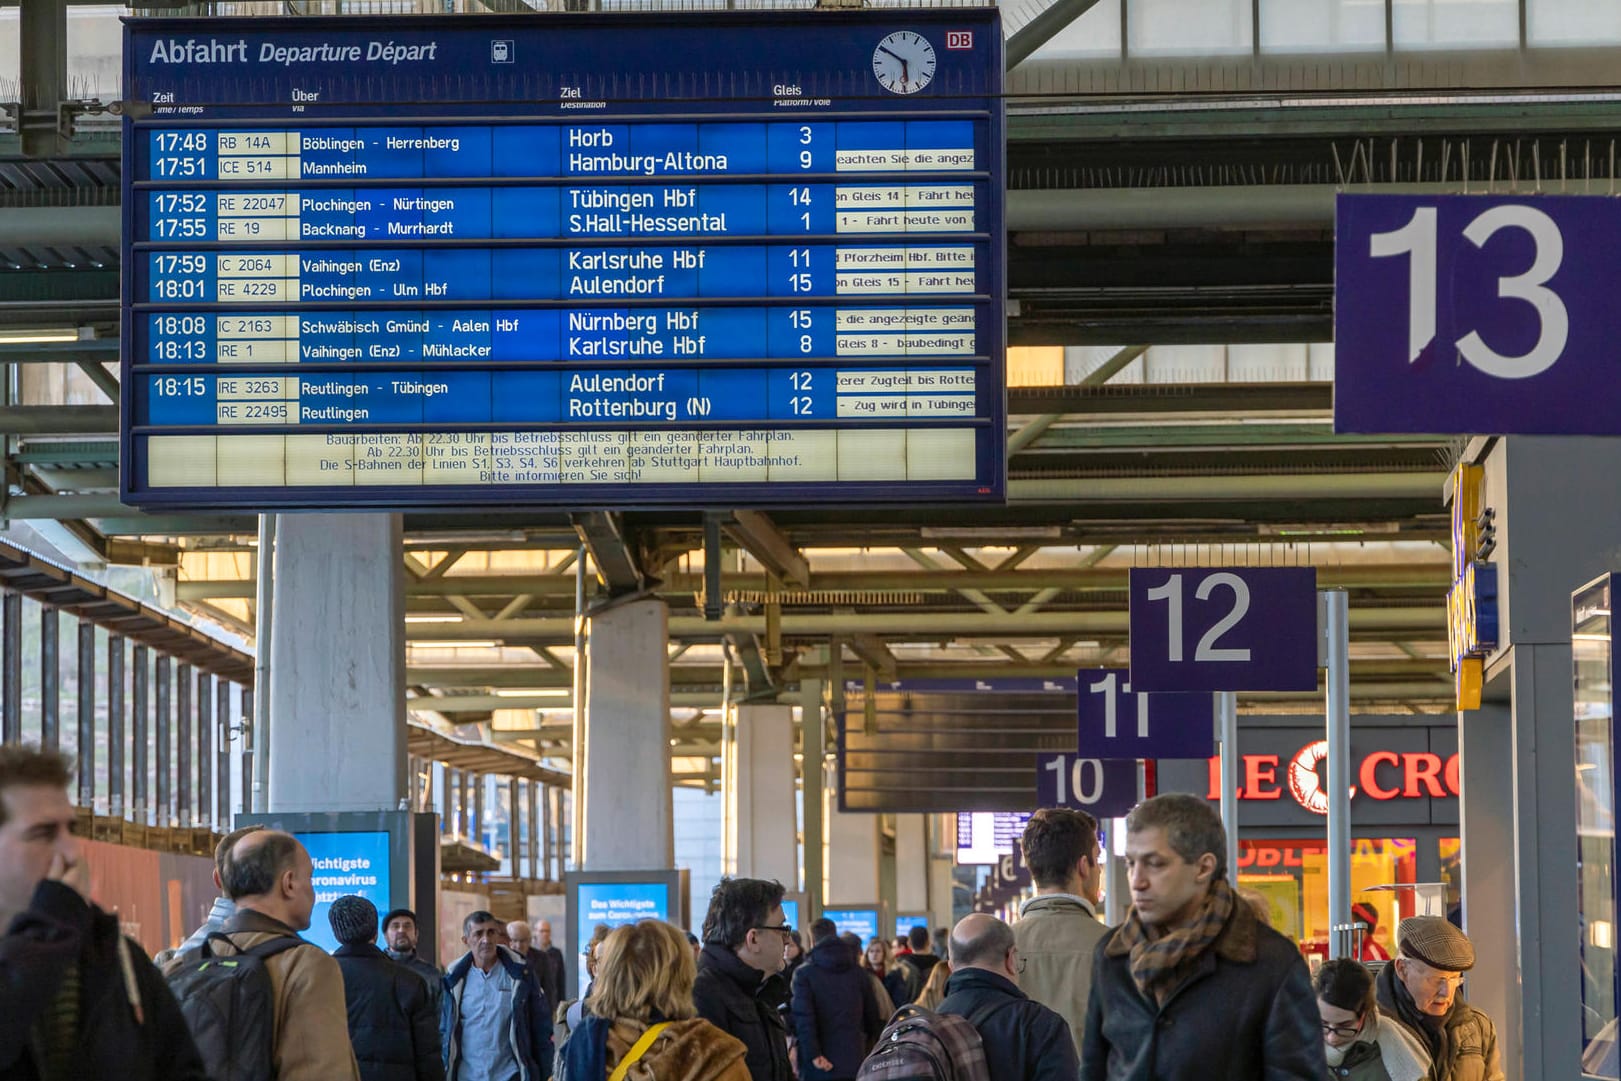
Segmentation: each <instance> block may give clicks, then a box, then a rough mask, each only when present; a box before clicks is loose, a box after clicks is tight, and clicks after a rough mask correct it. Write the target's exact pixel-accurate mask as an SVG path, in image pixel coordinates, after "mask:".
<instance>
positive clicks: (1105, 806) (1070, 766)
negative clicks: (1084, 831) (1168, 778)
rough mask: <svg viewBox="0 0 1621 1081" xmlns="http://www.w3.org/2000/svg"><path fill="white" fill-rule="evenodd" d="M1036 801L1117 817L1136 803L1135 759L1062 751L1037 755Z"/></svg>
mask: <svg viewBox="0 0 1621 1081" xmlns="http://www.w3.org/2000/svg"><path fill="white" fill-rule="evenodd" d="M1036 802H1037V803H1038V804H1039V805H1040V806H1042V807H1073V808H1075V809H1077V810H1081V811H1086V812H1087V813H1088V814H1090V815H1092V816H1093V817H1095V818H1119V817H1120V816H1121V815H1123V814H1125V813H1126V812H1127V811H1129V810H1131V808H1132V807H1133V806H1134V805H1135V804H1136V803H1137V763H1136V762H1135V761H1134V760H1132V759H1129V758H1082V757H1081V756H1080V755H1075V754H1065V753H1063V752H1059V753H1057V754H1043V755H1039V756H1037V758H1036Z"/></svg>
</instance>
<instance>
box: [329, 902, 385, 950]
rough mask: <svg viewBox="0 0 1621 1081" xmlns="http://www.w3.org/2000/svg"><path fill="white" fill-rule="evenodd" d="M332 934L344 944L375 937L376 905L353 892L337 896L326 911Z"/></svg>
mask: <svg viewBox="0 0 1621 1081" xmlns="http://www.w3.org/2000/svg"><path fill="white" fill-rule="evenodd" d="M327 919H329V920H331V921H332V934H333V935H334V936H336V938H337V940H338V941H339V942H342V943H343V944H344V945H346V946H351V945H354V944H355V943H357V942H372V941H374V940H375V939H376V938H377V906H376V905H374V904H372V903H371V902H370V901H368V900H366V899H365V898H364V897H359V896H356V895H354V894H349V895H348V896H346V897H339V898H338V899H337V900H336V901H333V902H332V908H331V909H330V910H329V911H328V912H327Z"/></svg>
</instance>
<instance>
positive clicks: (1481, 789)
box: [1458, 702, 1520, 1072]
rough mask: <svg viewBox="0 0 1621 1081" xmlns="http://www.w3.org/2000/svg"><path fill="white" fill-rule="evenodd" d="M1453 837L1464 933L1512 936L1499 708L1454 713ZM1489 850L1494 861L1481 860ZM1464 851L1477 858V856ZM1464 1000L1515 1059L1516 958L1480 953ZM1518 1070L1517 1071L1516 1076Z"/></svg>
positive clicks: (1507, 1058)
mask: <svg viewBox="0 0 1621 1081" xmlns="http://www.w3.org/2000/svg"><path fill="white" fill-rule="evenodd" d="M1458 719H1459V722H1460V723H1459V725H1458V774H1459V780H1460V782H1461V783H1460V785H1459V787H1460V788H1462V789H1463V794H1462V795H1461V796H1460V797H1459V801H1458V809H1459V819H1460V827H1459V837H1460V838H1461V840H1462V843H1463V852H1464V859H1463V860H1462V861H1461V863H1462V867H1461V870H1462V874H1463V901H1464V905H1463V916H1464V931H1465V932H1466V933H1467V934H1468V935H1469V937H1470V938H1471V939H1472V940H1473V941H1475V942H1477V943H1480V944H1481V946H1482V947H1484V946H1485V944H1487V943H1511V942H1515V941H1516V940H1517V939H1518V929H1517V928H1516V926H1515V912H1516V905H1517V902H1518V895H1519V885H1518V883H1517V881H1516V878H1517V876H1516V875H1515V871H1514V861H1513V860H1511V859H1504V858H1502V856H1503V855H1504V854H1505V853H1506V852H1507V850H1508V849H1509V847H1510V838H1512V837H1513V836H1514V835H1515V832H1516V831H1515V825H1514V820H1515V818H1516V814H1515V810H1514V804H1513V801H1511V800H1509V799H1508V798H1507V794H1508V793H1510V792H1512V791H1513V790H1514V730H1513V724H1514V722H1513V711H1512V710H1511V709H1510V707H1509V706H1508V704H1507V703H1495V702H1487V703H1486V704H1485V706H1484V708H1482V709H1479V710H1476V711H1474V712H1471V713H1463V714H1459V718H1458ZM1492 852H1496V853H1497V854H1498V858H1496V859H1491V858H1484V854H1487V853H1492ZM1471 853H1480V854H1482V857H1481V858H1477V857H1474V856H1472V855H1471ZM1467 993H1468V997H1469V1001H1470V1002H1471V1003H1472V1004H1473V1005H1474V1007H1475V1008H1476V1009H1478V1010H1483V1011H1484V1012H1485V1013H1486V1014H1487V1015H1488V1016H1490V1017H1491V1018H1492V1019H1493V1020H1494V1021H1496V1022H1497V1029H1498V1031H1497V1038H1498V1046H1499V1048H1500V1050H1501V1051H1502V1054H1503V1064H1504V1066H1505V1068H1510V1067H1511V1065H1512V1064H1513V1063H1517V1062H1519V1060H1520V1026H1519V1022H1518V1018H1519V1016H1520V959H1519V957H1518V955H1517V953H1516V952H1515V951H1513V950H1507V949H1486V948H1480V949H1477V950H1476V951H1475V967H1474V970H1473V971H1472V972H1471V973H1470V974H1469V987H1468V990H1467ZM1516 1072H1518V1071H1516Z"/></svg>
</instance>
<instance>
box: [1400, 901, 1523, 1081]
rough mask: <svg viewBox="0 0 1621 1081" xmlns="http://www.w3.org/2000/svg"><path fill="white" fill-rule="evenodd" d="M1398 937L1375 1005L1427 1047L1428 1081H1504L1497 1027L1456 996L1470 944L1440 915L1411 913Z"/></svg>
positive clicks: (1469, 964)
mask: <svg viewBox="0 0 1621 1081" xmlns="http://www.w3.org/2000/svg"><path fill="white" fill-rule="evenodd" d="M1398 936H1399V938H1400V945H1399V946H1398V947H1397V951H1396V960H1395V961H1394V962H1392V963H1391V964H1389V965H1386V966H1385V967H1384V968H1383V969H1382V970H1381V971H1380V973H1379V979H1378V981H1377V984H1376V986H1377V988H1378V994H1379V1008H1380V1010H1381V1011H1383V1012H1384V1013H1386V1014H1389V1015H1390V1016H1391V1017H1393V1018H1395V1019H1396V1020H1397V1021H1399V1022H1401V1024H1402V1025H1403V1026H1404V1027H1405V1028H1406V1029H1407V1030H1408V1031H1409V1032H1411V1033H1412V1034H1413V1035H1414V1036H1416V1037H1417V1038H1418V1041H1419V1043H1421V1044H1422V1045H1423V1046H1424V1047H1425V1049H1426V1050H1428V1052H1429V1055H1430V1073H1429V1076H1430V1079H1431V1081H1504V1076H1503V1064H1502V1061H1501V1058H1500V1056H1499V1055H1498V1051H1497V1026H1496V1025H1494V1024H1492V1019H1491V1018H1489V1017H1487V1016H1486V1015H1485V1014H1483V1013H1481V1012H1480V1011H1479V1010H1477V1009H1475V1008H1474V1007H1473V1006H1470V1005H1469V1003H1467V1002H1465V1001H1464V1000H1463V999H1462V998H1460V997H1459V996H1458V987H1459V985H1460V984H1462V983H1463V974H1464V973H1465V972H1468V971H1469V970H1470V969H1471V968H1474V967H1475V946H1474V943H1472V942H1470V941H1469V938H1468V936H1466V935H1465V934H1464V933H1463V932H1462V931H1460V930H1458V929H1457V928H1456V927H1454V926H1453V925H1452V924H1450V923H1448V922H1447V921H1446V920H1444V919H1442V918H1441V917H1440V916H1410V917H1408V918H1407V919H1405V920H1402V921H1401V926H1400V927H1399V928H1398Z"/></svg>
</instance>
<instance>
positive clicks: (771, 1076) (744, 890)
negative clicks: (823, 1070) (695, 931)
mask: <svg viewBox="0 0 1621 1081" xmlns="http://www.w3.org/2000/svg"><path fill="white" fill-rule="evenodd" d="M782 895H783V888H782V884H781V883H778V882H765V881H762V880H761V879H758V878H723V879H721V880H720V882H719V883H718V884H717V885H716V886H715V890H714V892H713V893H712V894H710V897H709V912H708V913H707V914H706V915H705V916H704V928H703V940H704V948H703V953H701V954H700V955H699V956H698V982H697V983H696V984H694V985H693V988H692V1001H693V1004H694V1005H696V1006H697V1007H698V1016H699V1017H702V1018H703V1019H704V1020H705V1021H708V1022H709V1023H710V1024H712V1025H714V1026H715V1027H716V1028H719V1029H720V1030H721V1031H722V1032H725V1033H728V1034H729V1035H732V1036H735V1037H737V1039H739V1040H741V1041H742V1042H743V1047H744V1048H745V1049H746V1051H747V1055H746V1057H745V1058H744V1064H745V1065H746V1066H748V1069H749V1076H750V1078H751V1081H790V1079H791V1078H792V1077H793V1071H792V1070H791V1069H790V1068H789V1066H788V1027H787V1025H786V1024H785V1023H784V1022H783V1019H782V1017H781V1015H780V1014H779V1013H778V1012H777V1009H778V1007H779V1006H781V1005H782V1003H783V1001H784V1000H785V999H786V998H787V997H788V988H787V986H786V985H785V984H784V982H783V979H782V975H781V973H782V967H783V963H784V962H783V951H784V947H785V944H786V943H787V941H788V935H789V933H790V932H791V931H792V930H793V928H791V927H789V926H788V920H787V917H786V916H784V915H783V911H782Z"/></svg>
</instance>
